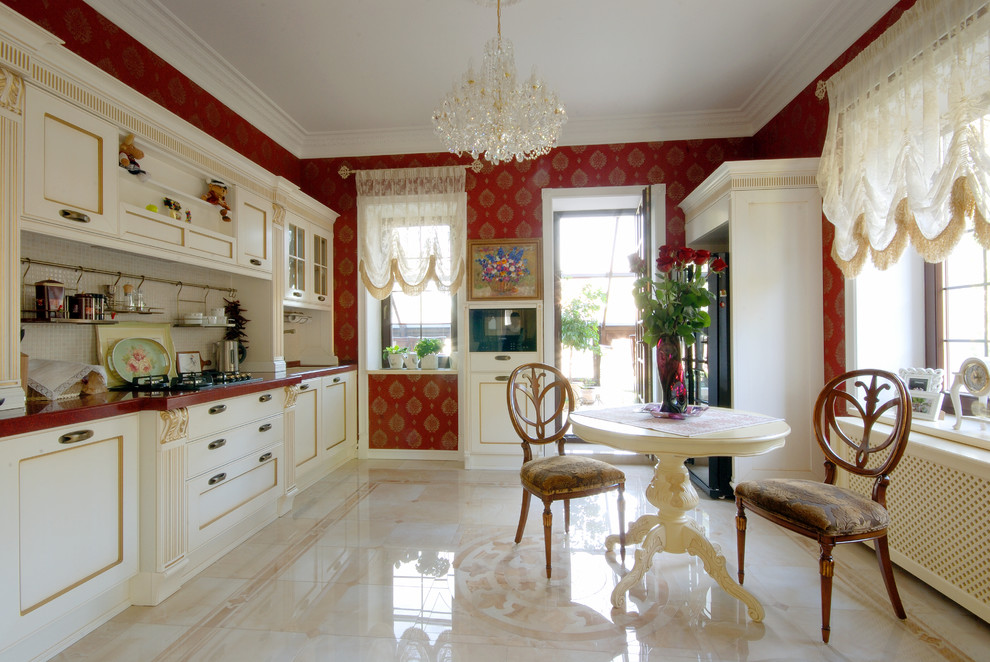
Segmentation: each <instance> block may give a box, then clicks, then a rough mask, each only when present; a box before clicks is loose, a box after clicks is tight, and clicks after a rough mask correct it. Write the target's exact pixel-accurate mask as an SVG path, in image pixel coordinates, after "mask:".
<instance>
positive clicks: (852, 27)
mask: <svg viewBox="0 0 990 662" xmlns="http://www.w3.org/2000/svg"><path fill="white" fill-rule="evenodd" d="M888 4H891V3H880V2H875V3H858V2H857V3H853V2H843V1H842V0H832V2H831V3H830V5H831V6H830V7H829V8H828V11H825V12H823V13H822V16H821V18H819V20H818V22H817V23H816V24H815V25H813V26H812V27H811V28H810V29H809V30H808V31H807V32H806V33H805V34H804V35H803V36H802V38H801V39H800V40H799V41H798V46H796V47H795V48H794V50H792V51H791V52H790V53H788V54H787V56H786V57H783V58H781V59H780V62H778V63H777V66H776V67H775V68H774V70H773V71H772V72H770V74H769V75H768V76H767V77H766V78H764V79H763V82H762V83H761V84H760V85H758V86H757V87H756V88H755V89H754V90H753V92H752V94H750V96H749V98H748V99H747V100H746V101H745V102H744V103H743V105H742V108H741V113H742V114H743V115H745V116H746V117H747V118H749V121H750V123H751V124H752V125H753V126H754V127H755V129H754V130H753V133H754V134H755V133H756V132H757V131H759V130H760V129H762V128H763V127H764V126H766V124H767V122H769V121H770V120H772V119H773V118H774V117H775V116H776V115H777V113H779V112H780V111H781V110H783V109H784V108H785V107H786V106H787V104H789V103H790V102H791V101H793V100H794V98H795V97H796V96H797V95H799V94H800V93H801V91H802V90H804V89H805V88H806V87H807V86H808V85H809V84H811V83H812V82H814V80H815V79H816V78H817V77H818V76H821V75H822V73H823V72H824V71H825V70H826V69H827V68H828V67H829V66H830V65H831V64H832V63H833V62H835V61H836V60H837V59H838V58H839V57H840V56H841V55H842V54H843V53H845V52H846V50H847V49H848V48H849V47H850V46H852V44H854V43H856V40H857V39H859V38H860V37H861V36H863V33H864V31H863V28H862V25H863V24H864V23H865V22H866V21H865V20H864V18H865V19H867V20H868V21H869V25H870V27H872V26H873V25H874V24H875V23H876V22H877V21H879V20H880V19H881V18H882V17H883V15H884V14H886V13H887V12H888V11H889V10H890V7H888V6H887V5H888ZM826 17H827V19H828V20H826Z"/></svg>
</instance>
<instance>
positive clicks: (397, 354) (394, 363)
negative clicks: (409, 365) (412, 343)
mask: <svg viewBox="0 0 990 662" xmlns="http://www.w3.org/2000/svg"><path fill="white" fill-rule="evenodd" d="M408 351H409V350H408V349H406V348H405V347H399V346H398V345H392V346H391V347H386V348H385V356H386V357H388V367H389V368H401V367H402V358H403V356H404V355H405V353H406V352H408Z"/></svg>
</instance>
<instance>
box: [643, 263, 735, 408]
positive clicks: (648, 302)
mask: <svg viewBox="0 0 990 662" xmlns="http://www.w3.org/2000/svg"><path fill="white" fill-rule="evenodd" d="M726 266H727V265H726V263H725V260H723V259H722V258H720V257H713V256H712V254H711V253H710V252H709V251H706V250H700V249H699V250H695V249H693V248H687V247H680V248H675V247H673V246H669V245H664V246H661V247H660V250H659V251H658V253H657V260H656V270H657V272H658V277H657V279H656V280H654V279H653V278H651V277H650V273H649V272H650V270H649V268H648V267H649V265H648V264H647V263H646V261H645V260H642V259H640V258H639V257H638V256H633V257H632V270H633V272H635V273H636V274H637V278H636V281H635V282H634V284H633V299H634V301H635V302H636V308H637V309H638V310H639V316H640V319H641V320H642V323H643V342H645V343H647V344H648V345H651V346H652V345H656V351H657V354H656V359H657V371H658V373H659V378H660V396H661V401H662V404H661V411H664V412H668V413H674V414H679V413H682V412H683V411H684V410H685V409H686V408H687V389H686V388H685V386H684V363H683V355H684V347H685V346H688V345H691V344H692V343H694V338H695V333H697V332H698V331H700V330H702V329H705V328H707V327H708V325H709V324H711V317H710V316H709V315H708V310H707V308H708V304H709V303H711V294H710V293H709V291H708V287H707V282H706V278H707V271H715V272H720V271H724V270H725V268H726ZM705 267H707V270H706V269H705Z"/></svg>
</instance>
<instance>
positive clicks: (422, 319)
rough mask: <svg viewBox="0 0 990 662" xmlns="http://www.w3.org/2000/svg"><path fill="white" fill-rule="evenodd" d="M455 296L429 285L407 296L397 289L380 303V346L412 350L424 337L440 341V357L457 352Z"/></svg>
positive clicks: (434, 285) (432, 284)
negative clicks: (420, 291)
mask: <svg viewBox="0 0 990 662" xmlns="http://www.w3.org/2000/svg"><path fill="white" fill-rule="evenodd" d="M456 305H457V297H456V295H451V294H450V293H449V292H442V291H440V289H439V288H438V287H437V285H436V283H433V282H431V283H430V284H429V285H428V286H427V287H426V289H425V290H424V291H423V292H422V293H420V294H406V293H404V292H403V291H402V289H401V288H399V287H398V286H396V287H395V289H394V290H393V291H392V294H391V296H389V297H388V298H386V299H383V300H382V347H390V346H392V345H398V346H399V347H406V348H408V349H409V350H412V349H413V348H414V347H415V346H416V343H417V342H419V341H420V340H421V339H423V338H443V341H444V344H443V351H442V352H441V353H442V354H447V355H449V354H450V353H451V352H452V351H454V350H455V349H456V346H455V344H456V341H455V338H456V335H457V327H456V323H455V320H456V319H457V315H456V314H455V307H456Z"/></svg>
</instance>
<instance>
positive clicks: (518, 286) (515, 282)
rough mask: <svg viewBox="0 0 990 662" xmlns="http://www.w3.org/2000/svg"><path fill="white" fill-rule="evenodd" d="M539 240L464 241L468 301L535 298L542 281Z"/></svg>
mask: <svg viewBox="0 0 990 662" xmlns="http://www.w3.org/2000/svg"><path fill="white" fill-rule="evenodd" d="M542 257H543V254H542V251H541V241H540V240H539V239H471V240H469V241H468V268H467V273H468V282H467V288H468V297H467V298H468V301H483V300H492V299H507V300H512V299H539V298H540V296H541V294H542V292H541V285H542V282H543V271H542V264H543V260H542Z"/></svg>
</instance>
